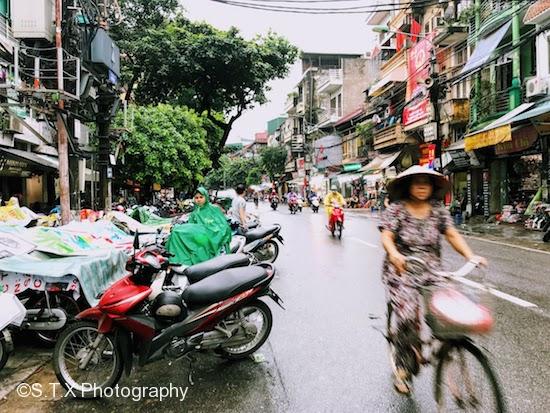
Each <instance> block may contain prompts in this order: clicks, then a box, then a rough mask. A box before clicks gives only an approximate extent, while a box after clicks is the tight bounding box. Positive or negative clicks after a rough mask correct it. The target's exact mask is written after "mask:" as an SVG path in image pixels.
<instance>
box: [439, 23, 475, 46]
mask: <svg viewBox="0 0 550 413" xmlns="http://www.w3.org/2000/svg"><path fill="white" fill-rule="evenodd" d="M436 33H437V34H436V36H435V38H434V41H433V42H434V44H436V45H439V46H443V47H447V46H451V45H453V44H457V43H461V42H463V41H464V40H466V39H467V38H468V26H467V25H465V24H454V25H450V26H449V25H441V26H437V27H436Z"/></svg>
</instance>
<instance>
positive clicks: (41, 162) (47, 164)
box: [0, 148, 59, 170]
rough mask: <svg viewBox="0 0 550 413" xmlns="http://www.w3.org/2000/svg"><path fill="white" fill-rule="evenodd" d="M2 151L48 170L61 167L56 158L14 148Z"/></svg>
mask: <svg viewBox="0 0 550 413" xmlns="http://www.w3.org/2000/svg"><path fill="white" fill-rule="evenodd" d="M0 151H2V152H5V153H7V154H9V155H12V156H14V157H16V158H20V159H23V160H25V161H30V162H32V163H34V164H36V165H38V166H41V167H44V168H46V169H52V170H57V169H58V167H59V161H58V160H57V159H56V158H53V157H51V156H46V155H40V154H38V153H34V152H27V151H21V150H19V149H12V148H0Z"/></svg>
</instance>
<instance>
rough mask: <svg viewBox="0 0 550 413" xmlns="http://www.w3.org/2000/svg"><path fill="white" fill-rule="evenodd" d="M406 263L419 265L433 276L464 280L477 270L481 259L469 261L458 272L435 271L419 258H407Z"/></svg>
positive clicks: (475, 258)
mask: <svg viewBox="0 0 550 413" xmlns="http://www.w3.org/2000/svg"><path fill="white" fill-rule="evenodd" d="M405 261H406V262H411V263H415V264H418V265H419V266H421V267H422V268H423V269H424V270H426V271H428V272H430V273H432V274H433V275H437V276H441V277H443V278H464V277H465V276H466V275H468V274H470V273H471V272H472V271H473V270H474V269H476V268H477V267H478V266H479V263H480V262H479V259H477V257H474V258H472V259H471V260H470V261H468V262H467V263H466V264H464V265H463V266H462V267H460V268H459V269H458V270H456V271H452V272H450V271H434V270H432V269H431V268H430V267H429V266H428V264H427V263H426V261H424V260H422V259H420V258H417V257H405Z"/></svg>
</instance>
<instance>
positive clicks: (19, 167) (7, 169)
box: [0, 158, 31, 177]
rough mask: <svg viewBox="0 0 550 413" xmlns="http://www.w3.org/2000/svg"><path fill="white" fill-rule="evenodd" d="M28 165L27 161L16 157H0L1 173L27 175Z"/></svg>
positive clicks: (28, 171) (29, 173) (28, 174)
mask: <svg viewBox="0 0 550 413" xmlns="http://www.w3.org/2000/svg"><path fill="white" fill-rule="evenodd" d="M29 169H30V165H29V163H28V162H25V161H20V160H18V159H7V158H1V159H0V173H1V174H2V175H11V176H21V177H27V176H30V175H31V172H30V170H29Z"/></svg>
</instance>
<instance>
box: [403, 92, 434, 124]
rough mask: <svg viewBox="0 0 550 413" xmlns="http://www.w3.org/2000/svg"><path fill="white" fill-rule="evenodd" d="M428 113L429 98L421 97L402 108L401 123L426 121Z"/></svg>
mask: <svg viewBox="0 0 550 413" xmlns="http://www.w3.org/2000/svg"><path fill="white" fill-rule="evenodd" d="M429 114H430V100H429V99H428V98H426V99H421V100H419V101H418V102H416V103H413V104H410V105H409V106H407V107H406V108H405V109H403V117H402V123H403V125H412V124H413V123H416V122H419V121H421V120H426V121H428V116H429Z"/></svg>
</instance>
